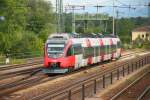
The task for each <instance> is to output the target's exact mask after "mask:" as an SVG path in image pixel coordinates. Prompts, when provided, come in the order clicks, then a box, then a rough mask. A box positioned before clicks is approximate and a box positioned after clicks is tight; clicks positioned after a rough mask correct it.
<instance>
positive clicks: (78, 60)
mask: <svg viewBox="0 0 150 100" xmlns="http://www.w3.org/2000/svg"><path fill="white" fill-rule="evenodd" d="M73 51H74V55H75V69H78V68H80V67H81V66H82V59H83V53H82V46H81V44H74V45H73Z"/></svg>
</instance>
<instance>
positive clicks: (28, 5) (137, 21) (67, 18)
mask: <svg viewBox="0 0 150 100" xmlns="http://www.w3.org/2000/svg"><path fill="white" fill-rule="evenodd" d="M53 11H54V9H53V8H52V5H51V3H50V2H46V1H45V0H0V17H1V18H2V17H3V18H4V19H0V55H1V54H5V53H6V51H7V50H9V52H10V53H20V52H21V53H23V52H31V53H33V54H34V53H38V54H41V55H42V53H43V47H44V43H45V41H46V39H47V37H48V35H49V34H50V33H53V32H56V16H55V15H56V14H55V13H54V12H53ZM87 25H88V28H86V29H85V28H84V21H80V22H76V32H78V33H85V34H86V33H91V32H101V33H102V32H103V33H104V32H105V30H104V28H106V27H104V22H99V21H89V22H88V24H87ZM144 25H150V20H149V18H145V17H137V18H121V19H116V33H117V34H118V35H119V36H120V38H121V40H122V43H127V44H129V43H130V42H131V31H132V30H133V29H134V28H136V27H140V26H144ZM64 31H65V32H72V14H71V13H68V14H64ZM105 33H112V18H111V17H110V19H109V21H107V30H106V32H105ZM145 44H146V43H145Z"/></svg>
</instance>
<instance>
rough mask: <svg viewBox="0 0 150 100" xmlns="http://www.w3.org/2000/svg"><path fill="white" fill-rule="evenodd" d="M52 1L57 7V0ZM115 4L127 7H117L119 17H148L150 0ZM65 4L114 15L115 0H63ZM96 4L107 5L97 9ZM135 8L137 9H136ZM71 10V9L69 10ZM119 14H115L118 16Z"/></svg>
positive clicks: (120, 1) (125, 1)
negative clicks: (82, 6) (83, 6)
mask: <svg viewBox="0 0 150 100" xmlns="http://www.w3.org/2000/svg"><path fill="white" fill-rule="evenodd" d="M47 1H50V2H51V3H52V4H53V7H54V8H55V1H56V0H47ZM114 1H115V3H114V5H115V6H120V7H125V8H120V7H115V12H117V11H118V12H119V13H118V16H119V17H138V16H143V17H147V16H148V7H147V6H144V5H148V3H149V2H150V0H114ZM63 5H64V7H65V6H67V5H85V6H86V8H85V10H83V9H81V10H76V11H75V12H76V13H85V12H89V13H97V12H98V13H106V14H109V15H110V16H112V15H113V7H112V6H113V0H63ZM96 5H102V6H105V7H102V8H99V10H98V11H97V8H96V7H93V6H96ZM129 5H132V6H131V9H129ZM134 8H135V9H134ZM68 12H69V11H68ZM116 15H117V14H115V16H116Z"/></svg>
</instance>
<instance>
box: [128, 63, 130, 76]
mask: <svg viewBox="0 0 150 100" xmlns="http://www.w3.org/2000/svg"><path fill="white" fill-rule="evenodd" d="M128 74H130V66H129V64H128Z"/></svg>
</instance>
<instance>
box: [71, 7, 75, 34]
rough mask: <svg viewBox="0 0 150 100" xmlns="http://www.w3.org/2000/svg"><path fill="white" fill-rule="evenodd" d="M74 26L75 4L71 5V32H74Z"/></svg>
mask: <svg viewBox="0 0 150 100" xmlns="http://www.w3.org/2000/svg"><path fill="white" fill-rule="evenodd" d="M75 27H76V23H75V6H72V32H73V33H75V30H76V29H75Z"/></svg>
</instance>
